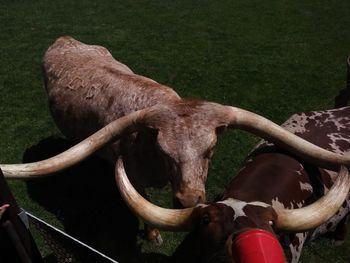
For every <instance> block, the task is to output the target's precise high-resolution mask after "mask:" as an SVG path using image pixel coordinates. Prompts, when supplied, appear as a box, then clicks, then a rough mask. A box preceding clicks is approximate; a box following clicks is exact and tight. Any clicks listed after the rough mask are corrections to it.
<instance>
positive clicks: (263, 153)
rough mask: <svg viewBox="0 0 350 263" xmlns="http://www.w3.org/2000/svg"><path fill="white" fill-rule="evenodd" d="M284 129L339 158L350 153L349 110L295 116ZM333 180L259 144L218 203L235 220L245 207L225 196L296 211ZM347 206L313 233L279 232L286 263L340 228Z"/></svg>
mask: <svg viewBox="0 0 350 263" xmlns="http://www.w3.org/2000/svg"><path fill="white" fill-rule="evenodd" d="M282 126H283V127H284V128H285V129H287V130H289V131H290V132H292V133H294V134H296V135H298V136H300V137H302V138H304V139H306V140H307V141H309V142H311V143H314V144H316V145H318V146H320V147H322V148H325V149H328V150H330V151H333V152H336V153H341V154H348V153H349V152H350V107H345V108H339V109H332V110H326V111H313V112H308V113H300V114H295V115H293V116H291V117H290V118H289V119H288V120H287V121H286V122H285V123H284V124H283V125H282ZM336 175H337V173H336V172H334V171H329V170H325V169H319V168H317V167H315V166H313V165H310V164H308V163H306V162H303V161H302V160H299V158H297V157H295V156H292V155H290V154H288V153H286V152H285V151H283V150H280V149H277V148H276V147H275V146H274V145H273V144H271V143H269V142H266V141H261V142H260V143H259V144H258V145H257V147H256V148H255V149H254V150H253V151H252V152H251V154H250V155H249V157H248V158H247V160H246V162H245V166H244V167H243V168H242V169H241V170H240V171H239V173H238V175H237V176H236V177H235V178H234V179H233V180H232V182H231V183H230V187H229V188H228V189H227V191H226V196H225V197H224V199H226V200H225V201H222V203H225V204H226V205H229V206H231V207H232V208H233V209H234V212H235V220H237V218H238V217H239V216H244V209H242V208H243V207H244V204H243V203H242V204H241V205H238V206H237V204H236V203H235V205H230V202H229V201H227V200H229V197H231V198H232V197H233V198H235V199H238V200H241V201H244V202H250V205H255V206H262V207H265V206H266V205H265V204H264V203H268V204H271V205H273V206H274V207H281V208H300V207H302V206H305V205H307V204H310V203H312V202H314V201H315V200H317V199H318V198H320V197H321V196H323V195H324V194H325V193H327V192H328V190H329V188H330V187H331V185H332V183H333V181H334V180H335V177H336ZM247 178H253V179H252V180H249V179H247ZM255 189H259V190H258V191H255ZM257 200H258V201H259V202H264V203H259V202H257ZM349 202H350V200H349V197H348V198H347V199H346V202H345V203H344V205H343V206H342V208H341V209H340V210H339V211H338V212H337V213H336V215H335V216H333V217H332V218H331V219H330V220H329V221H328V222H327V223H325V224H324V225H321V226H320V227H318V228H317V229H315V230H313V231H309V232H305V233H296V234H286V233H277V235H278V236H279V240H280V242H281V244H282V246H283V248H284V251H285V255H286V258H287V260H288V262H298V260H299V257H300V254H301V251H302V247H303V245H304V243H305V241H308V240H313V239H315V238H317V237H319V236H320V235H323V234H325V233H327V232H330V231H335V230H336V227H337V225H339V223H342V224H344V222H343V221H345V220H343V221H342V219H344V218H345V216H346V215H347V214H348V212H349V205H350V203H349Z"/></svg>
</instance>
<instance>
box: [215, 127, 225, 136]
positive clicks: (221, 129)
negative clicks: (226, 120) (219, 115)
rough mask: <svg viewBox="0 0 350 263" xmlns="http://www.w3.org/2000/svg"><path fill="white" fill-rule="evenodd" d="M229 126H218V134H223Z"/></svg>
mask: <svg viewBox="0 0 350 263" xmlns="http://www.w3.org/2000/svg"><path fill="white" fill-rule="evenodd" d="M226 128H227V126H226V125H221V126H218V127H216V130H215V131H216V134H217V135H219V134H221V133H223V132H224V131H225V130H226Z"/></svg>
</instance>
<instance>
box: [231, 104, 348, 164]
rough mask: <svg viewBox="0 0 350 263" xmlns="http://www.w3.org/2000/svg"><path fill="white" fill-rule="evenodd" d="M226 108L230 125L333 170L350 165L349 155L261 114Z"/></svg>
mask: <svg viewBox="0 0 350 263" xmlns="http://www.w3.org/2000/svg"><path fill="white" fill-rule="evenodd" d="M226 110H227V111H226V113H227V115H228V119H229V121H228V125H229V126H230V127H232V128H238V129H242V130H246V131H249V132H251V133H253V134H255V135H258V136H260V137H262V138H264V139H266V140H268V141H271V142H273V143H275V144H276V145H277V146H279V147H281V148H283V149H286V150H288V151H289V152H291V153H293V154H295V155H297V156H299V157H301V158H302V159H303V160H305V161H308V162H310V163H313V164H315V165H317V166H319V167H323V168H328V169H332V170H338V169H339V167H340V165H346V166H349V165H350V156H349V155H347V156H346V155H341V154H336V153H333V152H330V151H328V150H325V149H323V148H321V147H318V146H317V145H314V144H312V143H310V142H308V141H306V140H304V139H302V138H300V137H298V136H296V135H294V134H293V133H291V132H289V131H287V130H285V129H283V128H282V127H281V126H279V125H277V124H275V123H273V122H272V121H270V120H268V119H266V118H264V117H262V116H260V115H257V114H255V113H252V112H249V111H246V110H243V109H239V108H235V107H230V106H227V107H226Z"/></svg>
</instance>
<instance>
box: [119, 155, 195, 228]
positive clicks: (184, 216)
mask: <svg viewBox="0 0 350 263" xmlns="http://www.w3.org/2000/svg"><path fill="white" fill-rule="evenodd" d="M115 179H116V183H117V186H118V188H119V192H120V194H121V196H122V197H123V199H124V201H125V202H126V204H127V205H128V206H129V208H130V209H131V211H132V212H133V213H134V214H135V215H136V216H137V217H139V218H141V219H142V220H143V221H144V222H145V223H147V224H149V225H151V226H154V227H157V228H159V229H162V230H169V231H188V230H190V228H191V227H190V222H189V218H190V215H191V213H192V211H193V208H185V209H167V208H162V207H159V206H156V205H154V204H152V203H150V202H149V201H147V200H146V199H145V198H143V197H142V196H141V195H140V194H139V193H138V192H137V191H136V190H135V188H134V187H133V186H132V185H131V183H130V181H129V179H128V177H127V175H126V173H125V170H124V165H123V161H122V160H121V159H118V161H117V164H116V168H115Z"/></svg>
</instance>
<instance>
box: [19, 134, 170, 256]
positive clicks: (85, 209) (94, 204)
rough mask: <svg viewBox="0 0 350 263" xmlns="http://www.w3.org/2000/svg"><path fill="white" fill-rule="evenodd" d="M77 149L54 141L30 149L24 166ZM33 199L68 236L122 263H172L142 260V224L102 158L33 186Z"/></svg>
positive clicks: (43, 141) (63, 142) (108, 165)
mask: <svg viewBox="0 0 350 263" xmlns="http://www.w3.org/2000/svg"><path fill="white" fill-rule="evenodd" d="M71 146H72V144H70V143H69V142H67V141H66V140H64V139H62V138H53V137H49V138H47V139H44V140H42V141H41V142H40V143H38V144H37V145H35V146H33V147H31V148H29V149H28V150H27V151H26V152H25V154H24V156H23V162H32V161H37V160H42V159H45V158H48V157H50V156H53V155H56V154H58V153H60V152H62V151H64V150H66V149H68V148H69V147H71ZM27 188H28V193H29V195H30V197H31V198H32V199H33V200H34V201H36V202H37V203H38V204H40V205H41V206H43V207H44V208H45V209H46V210H47V211H49V212H51V213H53V214H55V215H56V216H57V218H58V219H59V220H60V221H61V222H62V224H63V226H64V228H65V231H66V232H67V233H68V234H70V235H72V236H73V237H75V238H78V239H79V240H81V241H83V242H85V243H87V244H88V245H90V246H92V247H93V248H95V249H97V250H99V251H101V252H102V253H104V254H106V255H107V256H109V257H111V258H114V259H115V260H117V261H119V262H167V261H168V260H167V257H166V256H164V255H161V254H156V253H152V254H147V255H146V254H142V253H141V250H140V247H139V246H138V245H137V236H138V234H139V228H138V226H139V223H138V220H137V218H136V217H134V216H133V215H132V214H131V212H130V211H129V209H128V208H127V206H126V205H125V204H124V202H123V200H122V198H121V197H120V195H119V192H118V189H117V187H116V185H115V181H114V167H113V166H112V165H110V164H109V163H107V162H105V161H104V160H101V159H100V158H98V157H90V158H89V159H87V160H85V161H84V162H82V163H81V164H79V165H76V166H74V167H72V168H69V169H67V170H65V171H63V172H61V173H59V174H56V175H54V176H50V177H46V178H42V179H37V180H33V181H29V182H27Z"/></svg>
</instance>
